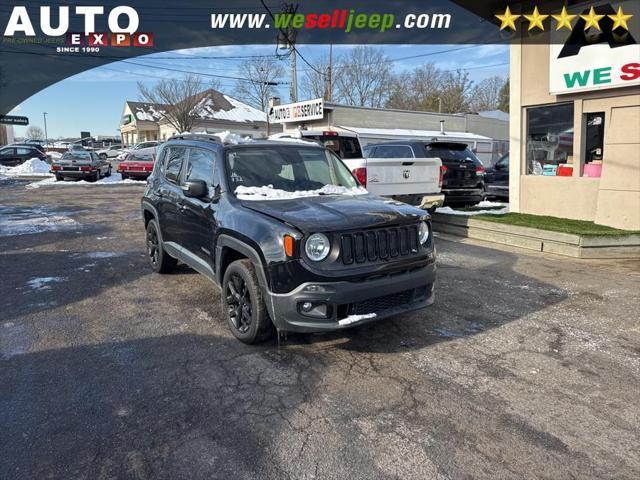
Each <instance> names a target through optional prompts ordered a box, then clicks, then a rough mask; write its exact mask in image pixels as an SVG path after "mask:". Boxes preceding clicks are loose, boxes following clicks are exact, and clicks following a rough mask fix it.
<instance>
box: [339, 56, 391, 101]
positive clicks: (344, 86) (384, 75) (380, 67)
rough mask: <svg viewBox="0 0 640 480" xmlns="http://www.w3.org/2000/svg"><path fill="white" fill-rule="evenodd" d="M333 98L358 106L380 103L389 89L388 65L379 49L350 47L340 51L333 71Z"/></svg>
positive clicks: (385, 98) (389, 71) (389, 73)
mask: <svg viewBox="0 0 640 480" xmlns="http://www.w3.org/2000/svg"><path fill="white" fill-rule="evenodd" d="M336 70H337V71H339V74H338V75H337V77H336V78H335V81H334V82H333V84H334V85H335V86H336V88H337V90H336V94H335V95H334V96H333V97H334V99H335V100H337V101H338V102H341V103H346V104H347V105H355V106H359V107H383V106H384V105H385V103H386V102H387V99H388V98H389V94H390V91H391V88H390V87H391V81H392V79H393V76H392V74H391V67H390V64H389V59H388V58H387V56H386V55H385V54H384V52H383V51H382V49H380V48H373V47H367V46H359V47H354V48H353V49H352V50H351V51H350V52H349V53H347V54H346V55H344V56H343V57H342V58H341V59H340V61H339V62H338V64H337V65H336V67H335V68H334V71H336Z"/></svg>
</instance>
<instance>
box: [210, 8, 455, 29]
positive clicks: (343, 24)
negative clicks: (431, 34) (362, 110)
mask: <svg viewBox="0 0 640 480" xmlns="http://www.w3.org/2000/svg"><path fill="white" fill-rule="evenodd" d="M269 18H270V16H268V15H267V14H266V13H214V14H211V28H215V29H223V28H237V29H241V28H248V29H262V28H277V29H278V30H282V29H288V28H296V29H308V30H314V29H334V30H342V31H344V32H346V33H349V32H351V31H353V30H376V31H380V32H384V31H386V30H389V29H391V28H394V27H395V28H409V29H411V28H419V29H447V28H449V25H450V23H451V15H450V14H448V13H432V14H428V13H422V14H415V13H409V14H407V15H405V17H404V18H403V19H402V20H401V21H400V22H396V16H395V15H394V14H392V13H358V12H356V11H355V10H353V9H351V10H347V9H336V10H334V11H333V12H331V13H274V14H273V25H272V24H271V23H269Z"/></svg>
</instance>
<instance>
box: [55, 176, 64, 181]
mask: <svg viewBox="0 0 640 480" xmlns="http://www.w3.org/2000/svg"><path fill="white" fill-rule="evenodd" d="M63 180H64V177H63V176H62V175H56V182H62V181H63Z"/></svg>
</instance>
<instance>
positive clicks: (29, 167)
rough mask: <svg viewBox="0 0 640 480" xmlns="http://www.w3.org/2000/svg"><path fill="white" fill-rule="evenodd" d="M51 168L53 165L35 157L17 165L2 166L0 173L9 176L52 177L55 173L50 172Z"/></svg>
mask: <svg viewBox="0 0 640 480" xmlns="http://www.w3.org/2000/svg"><path fill="white" fill-rule="evenodd" d="M50 169H51V165H49V164H48V163H47V162H43V161H42V160H40V159H39V158H35V157H34V158H32V159H30V160H27V161H26V162H24V163H22V164H21V165H16V166H15V167H2V166H0V173H2V174H3V175H6V176H7V177H20V176H29V177H51V176H53V175H52V174H51V173H50V172H49V170H50Z"/></svg>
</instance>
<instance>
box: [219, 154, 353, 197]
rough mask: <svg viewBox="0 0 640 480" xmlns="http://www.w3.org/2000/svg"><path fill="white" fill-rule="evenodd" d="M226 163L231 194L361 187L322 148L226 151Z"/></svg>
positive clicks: (338, 160)
mask: <svg viewBox="0 0 640 480" xmlns="http://www.w3.org/2000/svg"><path fill="white" fill-rule="evenodd" d="M226 162H227V175H228V180H229V187H230V190H231V192H235V191H236V189H237V188H238V187H270V188H273V189H277V190H284V191H286V192H299V191H308V190H320V189H322V188H323V187H325V186H327V185H330V186H336V187H344V188H347V189H353V188H356V187H358V183H357V182H356V180H355V179H354V178H353V176H352V175H351V172H350V171H349V169H348V168H347V167H346V166H345V165H344V164H343V163H342V162H341V161H340V159H339V158H337V157H336V156H335V155H333V154H331V153H330V152H328V151H327V150H325V149H322V148H314V147H311V148H309V147H305V146H300V147H297V146H295V147H294V146H287V147H284V146H273V147H264V148H238V149H234V150H230V151H229V152H227V159H226Z"/></svg>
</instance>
